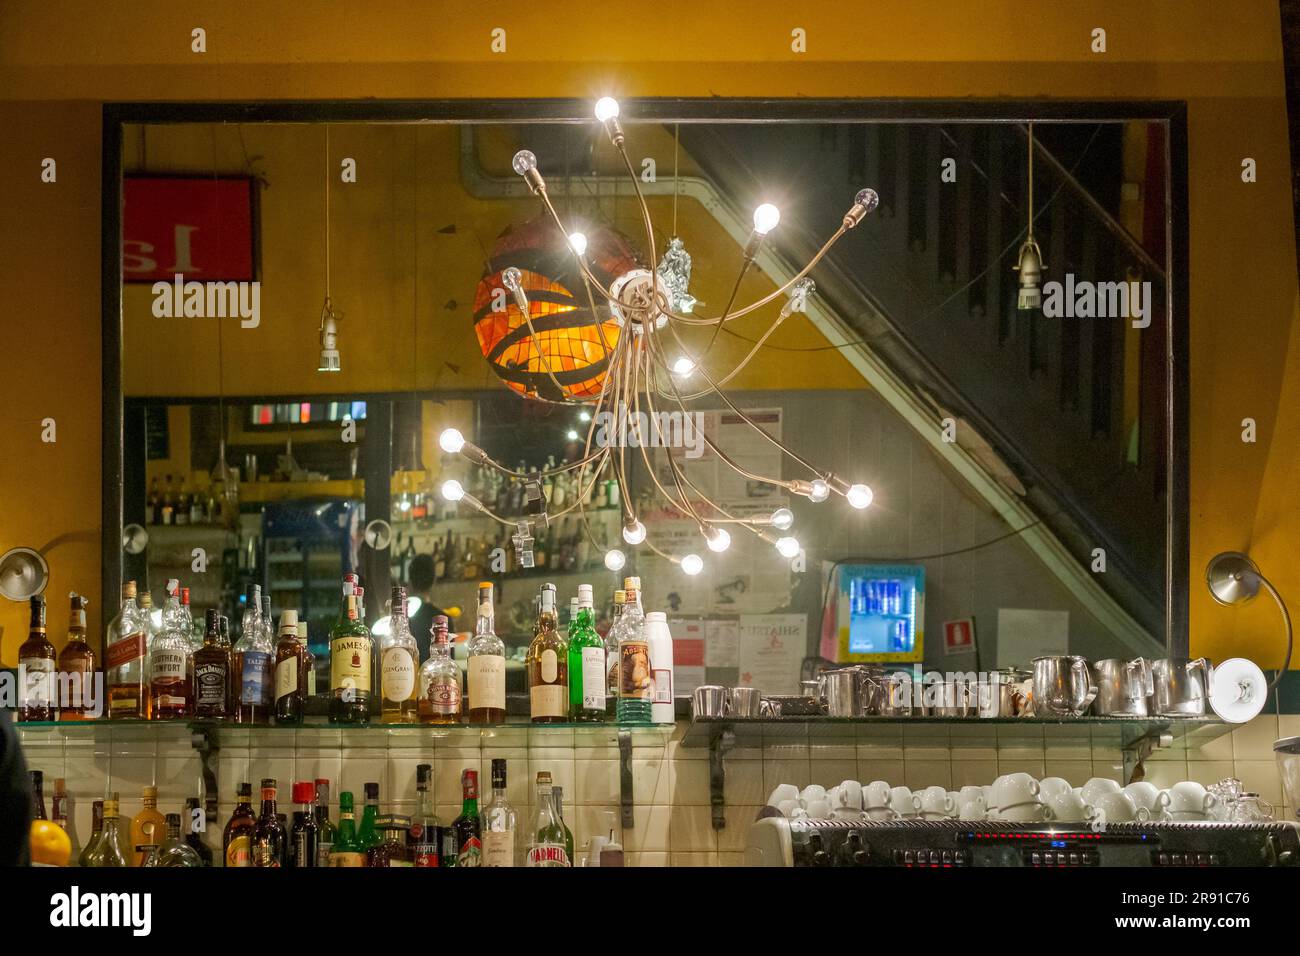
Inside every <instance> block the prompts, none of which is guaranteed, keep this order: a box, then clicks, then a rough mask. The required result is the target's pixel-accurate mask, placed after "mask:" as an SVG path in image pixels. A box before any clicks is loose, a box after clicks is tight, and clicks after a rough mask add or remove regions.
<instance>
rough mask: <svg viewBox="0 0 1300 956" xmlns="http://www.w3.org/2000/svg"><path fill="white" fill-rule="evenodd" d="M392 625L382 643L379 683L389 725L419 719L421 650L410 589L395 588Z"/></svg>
mask: <svg viewBox="0 0 1300 956" xmlns="http://www.w3.org/2000/svg"><path fill="white" fill-rule="evenodd" d="M390 615H391V616H390V621H391V622H392V626H391V627H390V628H389V631H388V634H387V635H386V636H385V637H384V639H383V641H382V642H381V643H380V651H379V660H380V677H379V686H380V693H381V695H382V703H381V706H380V711H379V712H380V715H381V719H382V720H383V722H384V723H386V724H413V723H415V722H416V710H417V694H416V677H417V675H418V673H419V670H420V649H419V646H418V645H417V644H416V643H415V638H414V637H412V636H411V626H410V622H409V621H408V620H407V617H406V588H403V587H395V588H393V598H392V604H391V606H390Z"/></svg>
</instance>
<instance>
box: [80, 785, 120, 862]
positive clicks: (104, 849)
mask: <svg viewBox="0 0 1300 956" xmlns="http://www.w3.org/2000/svg"><path fill="white" fill-rule="evenodd" d="M117 808H118V799H117V794H116V793H113V794H111V795H110V796H109V797H108V799H106V800H105V801H104V829H103V830H102V831H101V832H100V834H99V839H98V840H96V841H95V843H94V845H93V847H91V849H90V852H89V854H88V857H89V858H88V859H87V860H86V861H85V862H83V863H82V866H114V867H117V866H122V867H124V866H129V865H130V864H129V863H127V861H126V854H125V853H124V852H122V845H123V844H124V843H125V842H126V841H125V840H124V839H123V838H122V833H121V829H120V825H121V821H120V820H119V819H118V809H117Z"/></svg>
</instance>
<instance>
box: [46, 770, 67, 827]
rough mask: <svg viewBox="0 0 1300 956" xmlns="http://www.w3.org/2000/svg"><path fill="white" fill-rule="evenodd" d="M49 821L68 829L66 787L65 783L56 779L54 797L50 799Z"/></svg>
mask: <svg viewBox="0 0 1300 956" xmlns="http://www.w3.org/2000/svg"><path fill="white" fill-rule="evenodd" d="M50 819H51V820H53V821H54V822H55V823H57V824H58V825H59V826H61V827H63V829H64V830H65V831H66V830H67V829H68V786H67V781H65V780H64V779H63V778H62V777H58V778H57V779H56V780H55V781H54V796H53V797H52V798H51V799H50Z"/></svg>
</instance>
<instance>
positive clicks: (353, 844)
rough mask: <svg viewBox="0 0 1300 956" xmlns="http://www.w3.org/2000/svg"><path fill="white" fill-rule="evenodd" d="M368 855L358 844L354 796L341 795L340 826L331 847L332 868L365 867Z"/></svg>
mask: <svg viewBox="0 0 1300 956" xmlns="http://www.w3.org/2000/svg"><path fill="white" fill-rule="evenodd" d="M365 865H366V855H365V854H364V853H362V852H361V847H360V846H359V845H358V844H357V824H356V819H355V817H354V815H353V812H352V794H351V793H349V792H348V791H347V790H344V791H343V792H342V793H340V794H339V826H338V831H337V832H336V833H335V834H334V845H333V846H332V847H330V866H365Z"/></svg>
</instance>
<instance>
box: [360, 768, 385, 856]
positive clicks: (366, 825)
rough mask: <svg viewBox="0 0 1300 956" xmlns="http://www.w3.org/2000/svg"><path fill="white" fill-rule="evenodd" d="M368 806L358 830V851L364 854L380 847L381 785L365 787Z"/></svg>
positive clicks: (363, 811)
mask: <svg viewBox="0 0 1300 956" xmlns="http://www.w3.org/2000/svg"><path fill="white" fill-rule="evenodd" d="M364 789H365V793H366V805H365V807H364V808H363V809H362V811H361V826H360V827H358V828H357V849H358V850H360V851H361V852H362V853H363V854H365V853H369V852H370V849H371V847H374V846H378V844H379V841H380V839H381V836H380V833H379V784H377V783H368V784H366V785H365V787H364Z"/></svg>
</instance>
